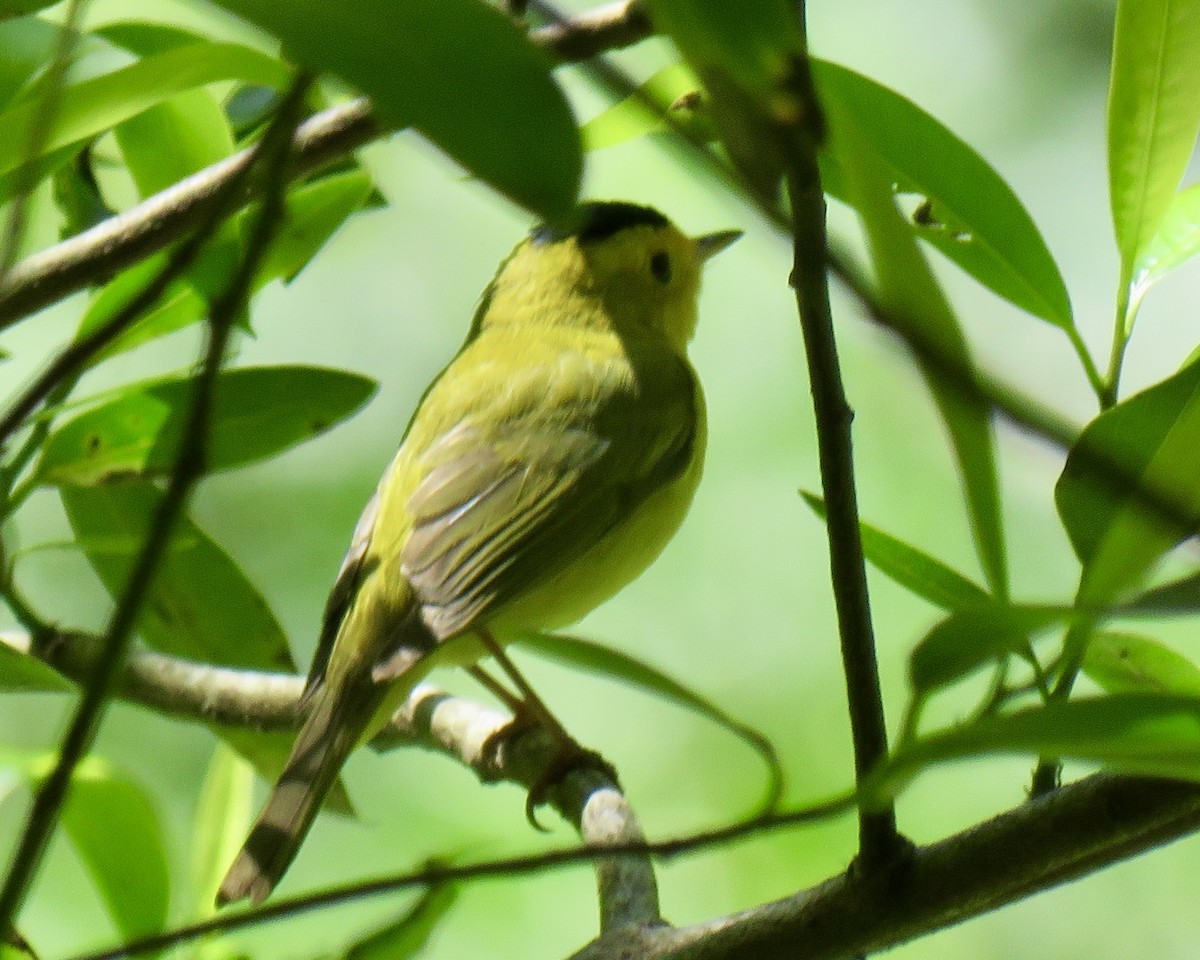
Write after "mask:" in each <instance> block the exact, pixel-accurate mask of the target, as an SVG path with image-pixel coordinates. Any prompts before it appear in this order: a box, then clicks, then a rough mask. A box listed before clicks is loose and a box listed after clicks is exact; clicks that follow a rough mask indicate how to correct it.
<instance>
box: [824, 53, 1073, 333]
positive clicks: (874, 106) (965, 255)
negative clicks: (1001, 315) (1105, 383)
mask: <svg viewBox="0 0 1200 960" xmlns="http://www.w3.org/2000/svg"><path fill="white" fill-rule="evenodd" d="M813 79H814V81H815V82H816V84H817V89H818V91H819V92H820V93H821V95H822V97H823V98H824V99H829V98H836V99H837V101H838V103H839V105H840V106H839V109H840V110H844V111H847V112H849V113H850V114H852V115H853V116H854V117H855V119H856V121H857V127H858V132H859V134H860V135H861V136H862V137H863V138H864V139H866V140H867V141H868V142H869V143H870V144H871V146H872V147H873V149H874V150H875V152H876V153H877V154H878V155H879V157H880V158H881V159H882V161H883V162H884V163H885V164H886V165H887V168H888V170H889V173H890V179H891V181H892V183H893V189H894V190H895V191H896V192H898V193H900V194H915V195H916V196H918V197H920V198H923V200H925V201H927V206H926V207H925V208H924V209H923V216H922V218H921V219H920V220H918V221H917V222H910V223H909V224H908V226H909V228H910V229H915V230H916V233H917V235H918V236H920V237H921V238H922V239H924V240H926V241H928V242H929V243H930V244H932V245H933V246H934V247H936V248H937V249H938V250H939V251H941V252H942V254H944V255H945V256H946V257H947V258H949V259H950V260H951V261H953V262H954V263H956V264H957V265H958V266H960V267H961V268H962V269H963V270H965V271H966V272H967V273H969V274H970V275H971V276H972V277H974V278H975V279H976V280H978V281H979V282H980V283H982V284H983V285H984V286H985V287H987V288H988V289H989V290H991V291H993V292H994V293H996V294H997V295H999V296H1001V297H1003V298H1004V299H1006V300H1008V301H1009V302H1011V303H1013V304H1015V305H1016V306H1018V307H1020V308H1021V309H1022V310H1026V311H1028V312H1029V313H1031V314H1033V315H1034V316H1035V317H1040V318H1041V319H1043V320H1046V321H1048V322H1049V323H1052V324H1054V325H1055V326H1057V327H1062V328H1063V329H1064V330H1072V329H1073V328H1074V320H1073V319H1072V314H1071V302H1070V298H1069V297H1068V294H1067V286H1066V283H1065V282H1064V281H1063V278H1062V274H1061V273H1060V272H1059V269H1058V265H1057V264H1056V263H1055V262H1054V258H1053V256H1051V254H1050V250H1049V248H1048V247H1047V246H1046V241H1045V240H1044V239H1043V238H1042V235H1041V233H1040V232H1039V231H1038V228H1037V226H1036V225H1035V224H1034V222H1033V218H1032V217H1030V215H1029V212H1028V211H1027V210H1026V209H1025V207H1024V205H1023V204H1022V203H1021V201H1020V200H1019V199H1018V198H1017V195H1016V194H1015V193H1013V191H1012V188H1011V187H1009V185H1008V184H1007V183H1005V182H1004V180H1003V178H1001V176H1000V175H999V174H998V173H997V172H996V171H995V170H994V169H992V167H991V166H990V165H989V164H988V163H987V161H986V160H984V159H983V157H981V156H980V155H979V154H978V153H976V152H975V151H974V150H973V149H972V148H971V147H969V146H968V145H967V144H966V143H964V142H963V141H962V140H960V139H959V138H958V137H957V136H955V135H954V134H953V133H952V132H951V131H950V130H949V129H948V128H946V127H945V126H944V125H943V124H941V123H940V122H938V121H937V120H936V119H934V118H933V117H932V116H930V115H929V114H928V113H926V112H925V111H924V110H922V109H921V108H920V107H918V106H917V105H916V104H915V103H913V102H912V101H911V100H908V99H906V98H905V97H902V96H901V95H900V94H898V93H896V92H895V91H893V90H889V89H888V88H887V87H884V86H882V85H880V84H878V83H876V82H874V81H873V80H870V79H868V78H867V77H864V76H862V75H861V74H859V73H855V72H854V71H853V70H848V69H847V68H845V67H842V66H838V65H837V64H834V63H829V62H828V61H823V60H814V61H813ZM826 159H827V160H829V159H833V160H834V163H833V164H829V163H827V164H826V167H828V166H832V165H836V166H837V167H838V168H839V169H836V170H830V171H829V173H830V174H831V175H830V176H828V177H823V179H824V180H825V181H826V184H825V185H826V189H828V190H829V191H830V192H831V193H833V195H834V196H836V197H838V199H840V200H844V201H846V202H848V203H851V204H854V203H855V201H854V199H853V197H852V196H850V195H849V194H848V192H847V190H846V182H847V180H846V178H847V175H848V174H847V172H846V171H845V170H844V169H841V167H843V166H844V164H846V163H848V162H851V160H850V158H841V159H836V158H826ZM822 172H823V173H825V172H826V169H825V168H823V170H822Z"/></svg>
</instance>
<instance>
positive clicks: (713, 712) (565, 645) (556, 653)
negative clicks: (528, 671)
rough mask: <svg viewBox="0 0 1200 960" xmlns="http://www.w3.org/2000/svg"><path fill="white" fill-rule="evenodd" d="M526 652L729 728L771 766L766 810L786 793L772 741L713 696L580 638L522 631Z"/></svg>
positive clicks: (617, 651)
mask: <svg viewBox="0 0 1200 960" xmlns="http://www.w3.org/2000/svg"><path fill="white" fill-rule="evenodd" d="M517 639H518V642H519V643H520V645H521V647H522V648H523V649H525V650H529V651H530V652H531V653H535V654H537V655H538V656H542V657H547V658H549V659H551V660H556V661H558V662H559V663H564V664H566V665H567V666H570V667H574V668H576V669H579V670H584V671H586V672H587V673H590V674H594V675H596V676H601V677H609V678H612V679H615V680H621V681H623V682H625V683H628V684H630V685H631V686H633V687H636V688H638V689H640V690H645V691H647V692H648V693H652V694H654V695H655V696H658V697H662V698H663V699H664V700H667V701H669V702H671V703H675V704H678V705H679V706H681V707H685V708H687V709H688V710H692V711H694V712H695V713H698V714H699V715H700V716H702V717H705V718H707V719H708V720H711V721H712V722H713V723H715V724H717V725H718V726H720V727H723V728H724V729H726V730H728V731H729V732H730V733H732V734H733V735H734V736H735V737H737V738H738V739H739V740H741V741H742V742H743V743H745V744H746V745H747V746H749V747H750V748H751V749H752V750H754V752H755V753H757V754H758V755H759V756H760V757H761V758H762V760H763V762H764V763H765V764H766V765H767V770H768V775H769V781H768V786H767V792H766V795H765V797H764V799H763V809H765V810H770V809H774V807H775V805H776V803H777V802H778V801H779V797H780V795H781V794H782V792H783V766H782V764H781V763H780V762H779V755H778V754H777V753H776V751H775V746H774V744H772V743H771V741H770V740H768V739H767V738H766V737H764V736H763V735H762V734H761V733H759V732H758V731H757V730H755V729H753V728H752V727H748V726H746V725H745V724H743V723H740V722H739V721H737V720H735V719H734V718H733V717H731V716H730V715H729V714H728V713H726V712H725V711H724V710H722V709H721V708H720V707H718V706H717V705H716V704H715V703H713V702H712V701H711V700H709V699H707V698H706V697H702V696H701V695H700V694H698V693H696V692H695V691H693V690H689V689H688V688H687V687H685V686H684V685H683V684H681V683H680V682H679V681H678V680H675V679H673V678H672V677H669V676H667V674H665V673H663V672H662V671H660V670H658V669H656V668H655V667H652V666H650V665H649V664H648V663H645V662H643V661H641V660H638V659H636V658H634V657H631V656H629V655H628V654H626V653H622V652H621V651H619V650H613V649H612V648H611V647H606V646H604V645H602V644H599V643H596V642H595V641H594V640H586V639H584V638H582V637H575V636H568V635H566V634H560V633H533V632H528V633H526V632H523V633H521V634H519V635H518V638H517Z"/></svg>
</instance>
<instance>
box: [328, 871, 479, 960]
mask: <svg viewBox="0 0 1200 960" xmlns="http://www.w3.org/2000/svg"><path fill="white" fill-rule="evenodd" d="M457 899H458V891H457V889H456V888H455V887H453V886H451V885H449V884H447V885H444V886H440V887H432V888H431V889H429V890H426V891H425V892H424V893H422V894H421V897H420V899H418V900H417V902H416V903H415V904H414V905H413V906H412V907H411V908H410V909H408V910H406V911H405V912H404V915H403V916H401V917H400V918H399V919H398V920H394V921H392V922H391V923H388V924H385V925H384V926H383V927H381V928H380V929H378V930H375V931H373V932H372V933H370V934H368V935H367V936H365V937H362V938H361V939H359V940H357V941H355V942H354V943H352V944H351V945H350V946H349V947H348V948H347V949H346V950H345V952H344V953H342V960H409V958H410V957H416V956H419V955H420V953H421V950H422V949H423V948H424V947H425V945H426V944H427V943H428V942H429V938H430V937H431V936H432V935H433V932H434V930H436V929H437V926H438V924H439V923H441V922H442V920H443V919H445V917H446V914H448V913H449V912H450V908H451V907H453V906H454V903H455V901H456V900H457Z"/></svg>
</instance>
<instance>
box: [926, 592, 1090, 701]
mask: <svg viewBox="0 0 1200 960" xmlns="http://www.w3.org/2000/svg"><path fill="white" fill-rule="evenodd" d="M1072 615H1073V614H1072V610H1071V608H1069V607H1048V606H1047V607H1021V606H1015V605H1010V604H999V603H995V604H989V605H987V606H982V607H970V608H966V609H962V610H956V611H954V612H953V613H951V614H950V615H949V616H948V617H945V618H944V619H943V620H941V621H940V622H939V623H938V624H937V625H936V626H935V627H934V628H933V629H932V630H930V631H929V633H927V634H925V636H924V638H922V640H921V642H920V643H918V644H917V646H916V648H915V649H914V650H913V652H912V653H911V654H910V656H909V662H908V674H909V683H910V684H911V685H912V688H913V690H914V692H915V694H916V696H917V697H918V698H919V697H923V696H925V695H927V694H929V693H932V692H933V691H935V690H938V689H940V688H942V687H946V686H949V685H950V684H952V683H954V682H956V681H958V680H961V679H962V678H963V677H965V676H967V675H968V674H970V673H972V672H974V671H975V670H977V669H979V667H981V666H983V665H984V664H986V663H988V662H990V661H993V660H998V659H1000V658H1002V657H1006V656H1008V655H1009V654H1014V653H1015V654H1022V653H1024V652H1025V651H1026V650H1027V649H1028V648H1029V640H1030V637H1031V636H1032V635H1033V634H1035V633H1038V632H1039V631H1041V630H1044V629H1046V628H1047V627H1050V626H1053V625H1054V624H1058V623H1063V622H1065V621H1067V620H1069V619H1070V618H1071V616H1072Z"/></svg>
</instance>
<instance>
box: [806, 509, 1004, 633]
mask: <svg viewBox="0 0 1200 960" xmlns="http://www.w3.org/2000/svg"><path fill="white" fill-rule="evenodd" d="M800 496H801V497H803V498H804V502H805V503H807V504H808V506H809V507H810V508H811V509H812V512H813V513H815V514H816V515H817V516H818V517H820V518H821V519H822V520H824V519H825V518H826V511H825V501H824V500H823V499H822V498H821V497H819V496H817V495H816V494H815V493H809V492H808V491H807V490H801V491H800ZM858 527H859V531H860V533H861V535H862V545H863V553H864V554H865V555H866V558H867V559H868V560H869V561H870V562H871V563H872V564H874V566H875V567H876V568H878V570H879V571H880V572H881V573H884V574H886V575H887V576H889V577H891V578H892V579H893V580H894V581H896V583H898V584H900V586H902V587H904V588H905V589H906V590H908V591H909V592H910V593H913V594H916V595H917V596H918V597H921V598H922V599H923V600H928V601H929V602H930V603H932V604H933V605H934V606H936V607H941V608H942V609H944V610H959V609H962V608H963V607H979V606H982V605H984V604H987V603H990V602H991V599H992V598H991V595H990V594H989V593H988V592H987V591H986V590H984V589H983V587H981V586H979V584H977V583H975V581H974V580H971V579H969V578H967V577H965V576H963V575H962V574H961V573H959V572H958V571H957V570H955V569H953V568H952V567H948V566H947V565H946V564H944V563H942V561H941V560H938V559H936V558H935V557H931V556H930V555H929V554H927V553H925V552H923V551H921V550H918V549H917V548H916V547H913V546H910V545H909V544H907V543H905V542H904V541H903V540H898V539H896V538H895V537H893V536H892V535H891V534H888V533H884V532H883V531H882V530H880V529H879V528H878V527H874V526H872V525H871V524H869V523H866V522H862V521H860V522H859V525H858Z"/></svg>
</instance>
